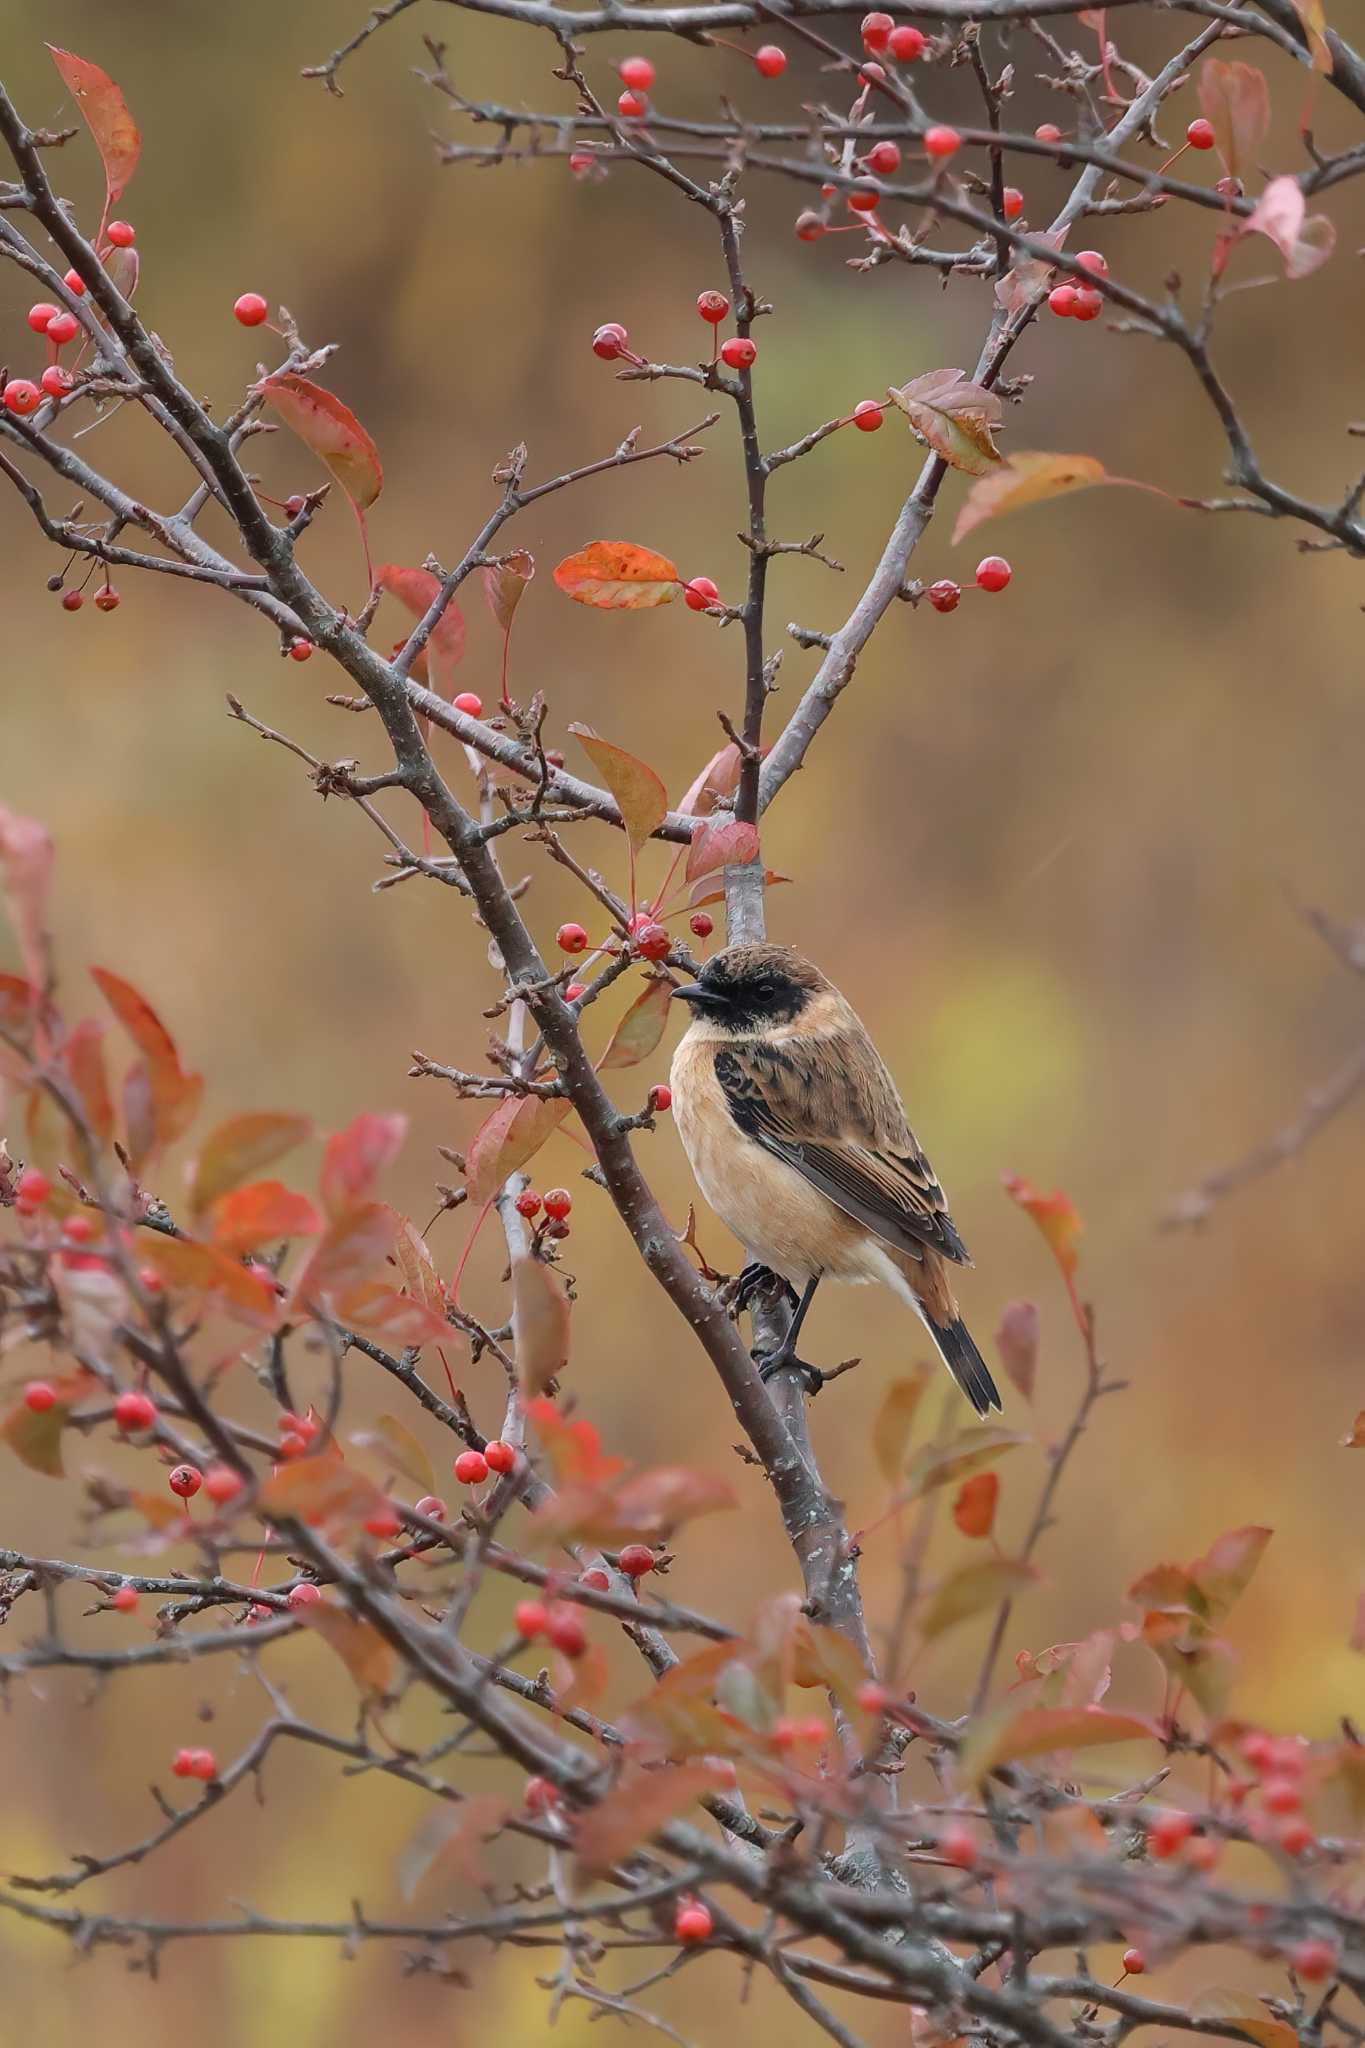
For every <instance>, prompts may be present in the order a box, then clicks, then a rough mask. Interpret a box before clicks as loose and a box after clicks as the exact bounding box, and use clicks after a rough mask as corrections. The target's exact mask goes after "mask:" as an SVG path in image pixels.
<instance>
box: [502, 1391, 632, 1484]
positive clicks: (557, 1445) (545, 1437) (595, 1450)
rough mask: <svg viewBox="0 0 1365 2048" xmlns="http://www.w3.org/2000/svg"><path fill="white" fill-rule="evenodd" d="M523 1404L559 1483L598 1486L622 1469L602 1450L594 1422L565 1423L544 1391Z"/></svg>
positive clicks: (618, 1462)
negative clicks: (584, 1483) (582, 1483)
mask: <svg viewBox="0 0 1365 2048" xmlns="http://www.w3.org/2000/svg"><path fill="white" fill-rule="evenodd" d="M524 1407H525V1411H526V1419H527V1421H528V1422H529V1423H531V1424H532V1425H533V1426H534V1428H535V1431H536V1434H537V1436H539V1438H540V1440H541V1443H542V1444H543V1445H544V1447H545V1455H546V1456H547V1457H548V1459H549V1460H550V1463H551V1465H552V1466H553V1468H554V1474H555V1478H556V1479H557V1480H558V1481H559V1483H560V1484H561V1485H564V1484H565V1483H567V1482H568V1481H569V1480H574V1481H584V1482H587V1483H589V1484H592V1485H597V1484H600V1483H601V1482H603V1481H605V1480H608V1479H611V1478H614V1477H615V1475H616V1474H617V1473H618V1472H620V1471H622V1470H623V1469H624V1467H623V1465H622V1461H621V1459H620V1458H609V1457H608V1456H607V1455H606V1453H605V1452H604V1451H603V1449H602V1439H601V1437H600V1436H599V1435H598V1432H597V1428H596V1425H595V1424H594V1423H591V1422H587V1421H584V1420H582V1419H580V1420H578V1421H577V1422H566V1421H565V1419H564V1417H563V1416H562V1415H561V1414H560V1412H559V1410H558V1409H557V1408H556V1407H555V1404H554V1402H553V1401H549V1400H546V1398H545V1396H544V1395H543V1394H542V1395H539V1396H537V1398H536V1399H534V1400H531V1401H527V1402H525V1403H524Z"/></svg>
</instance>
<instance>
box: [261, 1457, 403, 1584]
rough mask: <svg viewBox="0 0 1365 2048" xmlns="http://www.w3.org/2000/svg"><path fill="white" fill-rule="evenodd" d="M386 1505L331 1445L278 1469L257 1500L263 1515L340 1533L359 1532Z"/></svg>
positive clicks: (293, 1460)
mask: <svg viewBox="0 0 1365 2048" xmlns="http://www.w3.org/2000/svg"><path fill="white" fill-rule="evenodd" d="M384 1504H385V1501H384V1495H383V1494H382V1493H381V1492H380V1490H379V1488H378V1487H377V1486H376V1485H375V1483H374V1481H373V1480H372V1479H367V1478H366V1476H365V1474H364V1473H363V1472H358V1471H357V1470H356V1469H355V1467H354V1466H353V1465H348V1464H347V1463H346V1461H345V1459H344V1458H343V1457H342V1455H341V1450H340V1447H339V1445H338V1444H337V1443H336V1442H335V1441H334V1440H330V1441H328V1442H327V1443H326V1444H325V1445H324V1447H323V1448H322V1449H321V1450H317V1449H316V1448H315V1449H313V1450H312V1451H310V1452H309V1454H308V1455H307V1457H303V1458H292V1459H290V1460H289V1462H288V1463H287V1464H284V1465H277V1466H276V1468H275V1470H274V1471H273V1472H272V1473H271V1475H270V1477H269V1479H267V1480H266V1482H265V1484H264V1486H262V1488H261V1490H260V1495H259V1505H260V1508H261V1512H262V1513H263V1514H265V1515H269V1516H270V1517H271V1518H272V1520H275V1521H283V1520H287V1519H292V1520H294V1521H300V1522H306V1523H307V1524H308V1525H309V1527H310V1528H313V1529H326V1530H332V1531H336V1532H341V1533H345V1532H348V1531H350V1530H353V1529H357V1528H359V1527H360V1525H361V1524H362V1523H364V1522H366V1521H367V1520H368V1519H369V1517H370V1516H371V1515H373V1514H374V1513H375V1511H376V1510H377V1509H379V1508H381V1507H383V1506H384ZM319 1604H320V1603H319ZM313 1611H314V1610H313V1608H305V1609H304V1610H303V1612H304V1613H312V1612H313Z"/></svg>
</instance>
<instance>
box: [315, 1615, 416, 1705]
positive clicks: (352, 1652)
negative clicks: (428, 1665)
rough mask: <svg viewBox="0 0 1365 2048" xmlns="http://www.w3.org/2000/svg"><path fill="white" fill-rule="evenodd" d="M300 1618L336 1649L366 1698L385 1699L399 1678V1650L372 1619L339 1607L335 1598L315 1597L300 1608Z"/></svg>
mask: <svg viewBox="0 0 1365 2048" xmlns="http://www.w3.org/2000/svg"><path fill="white" fill-rule="evenodd" d="M298 1619H299V1620H300V1621H301V1622H302V1623H303V1625H304V1627H305V1628H311V1629H312V1631H313V1633H314V1635H319V1636H321V1637H322V1639H323V1641H324V1642H325V1643H326V1644H327V1645H328V1647H329V1648H330V1649H332V1650H335V1652H336V1654H337V1656H338V1657H340V1659H341V1661H342V1663H343V1664H344V1665H345V1666H346V1669H347V1670H348V1671H349V1672H350V1674H351V1677H352V1679H353V1680H354V1681H355V1685H356V1689H357V1690H358V1691H359V1692H361V1693H363V1694H364V1695H365V1697H366V1698H367V1699H385V1698H387V1697H388V1695H389V1694H390V1693H391V1692H392V1691H393V1689H394V1685H395V1683H396V1681H397V1678H398V1653H397V1651H396V1650H395V1649H394V1648H393V1646H392V1644H390V1643H388V1642H386V1641H385V1639H384V1637H383V1636H381V1635H380V1633H379V1630H378V1629H377V1628H376V1627H375V1626H374V1624H373V1623H372V1622H368V1621H362V1620H361V1619H360V1617H359V1615H357V1614H352V1613H351V1612H350V1611H349V1610H348V1609H347V1608H345V1607H340V1606H338V1605H337V1603H336V1602H335V1601H334V1600H330V1599H327V1598H325V1597H324V1598H323V1599H321V1600H314V1601H313V1602H312V1604H311V1605H310V1606H308V1607H301V1608H299V1610H298Z"/></svg>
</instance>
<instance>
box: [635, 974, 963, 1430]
mask: <svg viewBox="0 0 1365 2048" xmlns="http://www.w3.org/2000/svg"><path fill="white" fill-rule="evenodd" d="M673 1000H675V1001H678V1002H682V1003H685V1004H686V1005H687V1007H688V1008H689V1010H690V1011H691V1013H692V1014H691V1020H690V1022H689V1024H688V1027H687V1029H686V1031H685V1032H684V1033H683V1035H682V1038H681V1039H680V1041H679V1043H678V1048H677V1051H676V1052H675V1053H674V1055H673V1063H672V1072H671V1075H670V1085H671V1088H672V1096H673V1112H674V1118H675V1121H676V1124H677V1129H678V1135H679V1137H680V1138H681V1140H682V1144H683V1149H684V1151H685V1152H686V1154H687V1157H688V1162H689V1164H690V1165H691V1168H692V1172H693V1174H694V1176H695V1178H696V1180H697V1183H698V1185H699V1187H700V1188H701V1191H702V1193H703V1194H704V1195H705V1197H706V1200H707V1202H708V1203H709V1204H710V1206H711V1208H712V1209H714V1210H715V1212H716V1214H717V1215H718V1216H719V1217H720V1219H721V1221H722V1222H723V1223H725V1224H726V1225H727V1226H728V1228H729V1229H730V1230H732V1231H733V1232H734V1234H735V1236H736V1237H737V1238H739V1240H740V1242H741V1243H742V1244H743V1245H745V1246H746V1247H747V1249H748V1251H749V1253H750V1255H751V1260H752V1263H751V1264H750V1265H748V1266H746V1268H745V1270H744V1272H743V1273H742V1274H741V1275H740V1287H739V1294H738V1297H737V1298H738V1300H739V1303H740V1305H747V1303H748V1301H749V1300H750V1299H752V1295H753V1293H754V1291H756V1289H757V1287H758V1286H759V1285H760V1284H763V1283H766V1282H767V1280H768V1277H769V1275H770V1274H773V1275H776V1276H777V1278H778V1279H779V1280H780V1281H782V1282H784V1283H785V1286H786V1289H787V1290H788V1291H789V1293H790V1297H791V1299H792V1301H793V1302H794V1303H795V1313H794V1315H793V1317H792V1319H791V1323H790V1327H789V1329H788V1331H787V1335H786V1337H785V1338H784V1339H783V1341H782V1344H781V1345H780V1346H779V1347H778V1348H777V1350H775V1351H772V1352H768V1353H755V1357H756V1359H757V1361H758V1363H759V1366H760V1370H761V1372H762V1375H763V1378H764V1379H765V1381H766V1380H767V1379H769V1378H770V1377H771V1376H772V1374H773V1373H775V1372H780V1371H783V1370H791V1371H796V1372H798V1373H801V1374H803V1375H804V1376H805V1378H806V1383H807V1385H808V1386H810V1387H811V1390H812V1391H814V1390H815V1389H816V1388H818V1386H819V1385H820V1384H821V1381H822V1378H823V1375H821V1374H820V1373H819V1371H818V1369H817V1368H814V1367H811V1366H809V1365H807V1364H806V1362H805V1361H804V1360H802V1359H800V1358H799V1357H798V1356H797V1353H796V1343H797V1339H798V1337H799V1336H800V1332H801V1325H802V1323H803V1322H804V1321H805V1318H806V1313H807V1311H808V1309H809V1308H810V1305H811V1302H812V1301H813V1299H814V1297H815V1291H816V1289H817V1287H818V1286H819V1285H820V1282H821V1281H822V1280H824V1279H826V1278H828V1279H830V1280H838V1281H853V1282H861V1281H870V1280H877V1281H882V1282H884V1283H885V1284H886V1285H887V1286H889V1287H891V1288H892V1289H893V1290H894V1291H895V1292H896V1293H897V1294H898V1295H900V1297H901V1299H902V1300H903V1301H905V1302H907V1303H908V1304H909V1306H910V1307H911V1308H912V1309H914V1311H915V1313H916V1314H917V1315H918V1316H919V1318H920V1320H921V1322H922V1323H923V1324H924V1327H925V1329H926V1330H927V1331H928V1333H929V1336H930V1338H931V1339H932V1340H933V1343H934V1345H935V1347H936V1348H937V1350H938V1353H939V1355H940V1357H941V1358H942V1359H943V1362H944V1364H945V1365H946V1366H947V1367H948V1370H949V1372H951V1374H952V1376H953V1378H954V1379H955V1380H956V1382H957V1384H958V1386H959V1387H960V1388H961V1389H962V1392H963V1393H964V1394H965V1395H966V1397H967V1399H968V1400H969V1401H970V1402H971V1404H972V1406H973V1408H975V1410H976V1412H977V1414H978V1415H985V1414H987V1413H988V1412H989V1411H990V1410H991V1409H992V1408H999V1407H1000V1405H1001V1402H1000V1394H999V1391H998V1389H997V1387H996V1384H995V1381H994V1380H993V1379H992V1378H991V1374H990V1371H989V1369H988V1367H987V1365H986V1362H985V1360H984V1359H983V1358H982V1356H981V1353H980V1352H979V1351H978V1350H977V1348H976V1345H975V1344H974V1343H973V1341H972V1339H971V1337H970V1335H969V1334H968V1331H967V1328H966V1326H965V1324H964V1323H963V1321H962V1317H961V1315H960V1313H959V1311H958V1305H957V1300H956V1298H955V1296H954V1293H953V1289H952V1285H951V1283H950V1280H949V1277H948V1276H949V1270H950V1267H951V1266H953V1265H963V1266H966V1265H970V1264H971V1260H970V1258H969V1257H968V1253H967V1247H966V1245H965V1244H964V1243H963V1241H962V1239H961V1237H960V1236H959V1234H958V1231H957V1227H956V1225H955V1224H954V1222H953V1219H952V1217H951V1215H950V1214H949V1212H948V1204H947V1200H946V1198H945V1196H944V1193H943V1189H942V1187H941V1186H940V1185H939V1181H938V1179H937V1176H936V1175H935V1173H934V1171H933V1168H932V1167H931V1166H930V1164H929V1162H928V1160H927V1159H926V1158H925V1156H924V1153H923V1152H922V1151H921V1149H920V1147H919V1144H918V1142H917V1141H916V1138H915V1135H914V1133H913V1131H912V1130H911V1128H910V1125H909V1123H908V1122H907V1120H906V1115H905V1110H904V1108H903V1106H902V1103H901V1099H900V1095H899V1094H898V1092H897V1089H896V1084H895V1082H894V1081H893V1080H892V1078H891V1076H890V1074H889V1073H888V1072H887V1070H886V1067H885V1065H884V1064H883V1062H882V1060H881V1057H880V1055H879V1054H878V1052H877V1049H876V1047H875V1046H874V1045H873V1043H872V1040H871V1038H870V1037H869V1036H868V1033H867V1030H866V1028H865V1027H864V1025H863V1023H862V1021H861V1020H860V1018H859V1017H858V1016H857V1014H856V1013H855V1011H854V1010H853V1008H852V1007H851V1005H850V1004H849V1003H848V1002H847V1001H846V1000H845V998H844V997H843V996H842V995H841V994H840V993H839V990H838V989H837V988H836V987H835V986H834V984H833V982H831V981H829V980H828V979H827V978H826V977H825V975H823V974H822V973H821V972H820V969H819V968H818V967H816V966H815V965H814V964H813V963H812V962H811V961H809V960H807V959H806V958H805V957H804V956H803V955H802V954H801V953H799V952H797V951H796V949H795V948H794V947H791V946H779V945H732V946H727V947H725V948H724V949H723V950H722V951H720V952H717V953H713V954H712V956H711V958H710V959H709V960H708V961H707V962H706V964H705V966H704V967H703V968H702V969H701V970H700V972H699V974H698V976H697V979H696V980H695V981H693V982H688V983H686V984H684V985H682V986H680V987H675V988H674V990H673Z"/></svg>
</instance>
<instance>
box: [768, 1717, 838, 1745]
mask: <svg viewBox="0 0 1365 2048" xmlns="http://www.w3.org/2000/svg"><path fill="white" fill-rule="evenodd" d="M828 1735H829V1730H828V1729H827V1728H826V1726H825V1724H824V1722H823V1721H822V1720H821V1718H820V1716H819V1715H818V1714H803V1715H801V1716H800V1717H797V1716H795V1715H792V1714H780V1715H779V1716H778V1718H777V1720H776V1721H774V1722H773V1736H772V1740H773V1748H774V1749H818V1748H819V1747H820V1746H821V1745H822V1744H823V1743H824V1742H825V1741H826V1740H827V1738H828Z"/></svg>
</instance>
